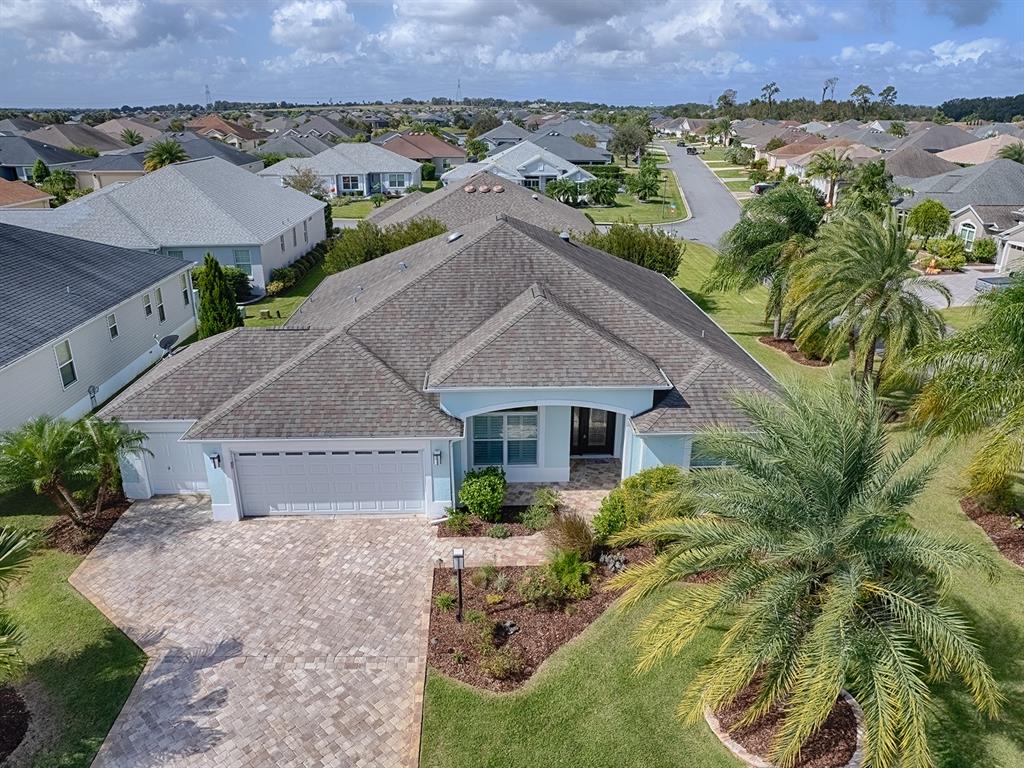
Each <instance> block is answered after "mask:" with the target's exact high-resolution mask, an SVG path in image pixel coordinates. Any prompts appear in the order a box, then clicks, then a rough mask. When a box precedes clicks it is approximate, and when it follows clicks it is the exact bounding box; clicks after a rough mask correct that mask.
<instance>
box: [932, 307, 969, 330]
mask: <svg viewBox="0 0 1024 768" xmlns="http://www.w3.org/2000/svg"><path fill="white" fill-rule="evenodd" d="M939 313H940V314H941V315H942V318H943V319H944V320H945V321H946V325H948V326H950V327H952V328H954V329H956V330H960V329H961V328H963V327H965V326H968V325H970V324H971V323H973V322H974V319H975V317H976V313H975V311H974V307H949V308H948V309H942V310H939Z"/></svg>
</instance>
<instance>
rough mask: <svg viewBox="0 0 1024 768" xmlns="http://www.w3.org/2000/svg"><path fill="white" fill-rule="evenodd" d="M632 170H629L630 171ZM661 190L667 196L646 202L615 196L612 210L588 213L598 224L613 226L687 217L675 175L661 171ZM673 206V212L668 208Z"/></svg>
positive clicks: (631, 197)
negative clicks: (627, 222)
mask: <svg viewBox="0 0 1024 768" xmlns="http://www.w3.org/2000/svg"><path fill="white" fill-rule="evenodd" d="M632 170H633V169H632V168H631V169H630V171H632ZM661 185H662V186H661V188H662V189H663V190H665V191H666V192H667V193H668V194H667V195H666V196H665V197H664V198H661V197H655V198H652V199H651V200H647V201H646V202H644V201H641V200H637V199H636V198H635V197H633V196H632V195H629V194H626V195H616V197H615V206H614V207H613V208H590V209H587V210H588V213H590V215H591V216H593V217H594V221H595V222H597V223H598V224H614V223H616V222H620V221H632V222H634V223H636V224H658V223H660V222H664V221H676V220H677V219H682V218H684V217H685V216H686V215H687V211H686V205H685V204H684V203H683V198H682V196H681V195H680V194H679V184H678V183H677V182H676V175H675V174H674V173H673V172H672V171H670V170H667V169H662V171H661ZM671 205H675V210H674V211H673V210H672V208H671V207H670V206H671Z"/></svg>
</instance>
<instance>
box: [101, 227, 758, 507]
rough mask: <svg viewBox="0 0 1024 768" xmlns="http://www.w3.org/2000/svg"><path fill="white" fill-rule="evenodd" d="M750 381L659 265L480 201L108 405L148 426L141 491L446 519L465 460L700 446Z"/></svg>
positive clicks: (191, 351) (736, 354)
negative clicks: (488, 211)
mask: <svg viewBox="0 0 1024 768" xmlns="http://www.w3.org/2000/svg"><path fill="white" fill-rule="evenodd" d="M751 391H754V392H766V393H770V392H773V391H775V383H774V381H773V379H772V378H771V376H770V375H769V374H768V373H767V372H766V371H765V370H764V369H763V368H762V367H761V366H760V365H759V364H758V363H757V362H755V361H754V360H753V358H751V357H750V355H749V354H748V353H747V352H745V351H744V350H743V349H742V348H741V347H740V346H739V345H738V344H737V343H736V342H735V341H734V340H733V339H732V338H731V337H730V336H729V335H728V334H727V333H725V331H723V330H722V329H721V328H720V327H719V326H718V325H716V324H715V322H714V321H713V320H712V319H711V318H710V317H708V316H707V315H706V314H705V313H704V312H703V311H702V310H701V309H700V308H699V307H698V306H697V305H696V304H695V303H694V302H693V301H692V300H691V299H689V298H688V297H687V296H686V295H685V294H684V293H682V292H681V291H680V290H679V289H678V288H677V287H676V286H675V285H674V284H673V283H672V282H671V281H670V280H669V279H668V278H666V277H665V276H663V275H661V274H658V273H656V272H652V271H650V270H647V269H645V268H643V267H640V266H637V265H635V264H633V263H631V262H628V261H625V260H623V259H619V258H617V257H615V256H612V255H611V254H608V253H605V252H603V251H599V250H595V249H593V248H590V247H588V246H586V245H583V244H581V243H578V242H576V241H574V240H571V239H569V238H562V237H560V236H559V235H558V234H555V233H552V232H549V231H547V230H546V229H543V228H540V227H536V226H533V225H531V224H527V223H526V222H523V221H520V220H518V219H514V218H511V217H508V216H503V215H499V216H493V215H492V216H485V217H483V218H481V219H478V220H476V221H473V222H469V223H467V224H466V225H465V226H460V227H459V228H458V230H456V231H450V232H448V233H446V234H444V235H440V236H438V237H434V238H431V239H429V240H425V241H423V242H421V243H417V244H415V245H412V246H410V247H408V248H405V249H402V250H400V251H396V252H394V253H391V254H387V255H385V256H382V257H380V258H378V259H375V260H373V261H371V262H368V263H366V264H362V265H360V266H357V267H354V268H352V269H348V270H345V271H343V272H340V273H337V274H334V275H331V276H330V277H328V278H327V279H326V280H325V281H324V282H322V283H321V284H320V286H319V287H318V288H317V289H316V290H315V291H314V292H313V294H312V295H311V296H310V297H309V298H308V299H307V300H306V302H305V303H304V304H302V305H301V306H300V307H299V309H298V310H297V311H296V313H295V314H294V315H293V316H292V317H291V318H290V319H289V321H288V322H287V323H286V324H285V326H284V327H282V328H279V329H261V328H238V329H235V330H233V331H229V332H227V333H223V334H219V335H217V336H214V337H212V338H208V339H204V340H202V341H199V342H197V343H195V344H192V345H190V346H189V347H188V348H187V349H185V350H184V351H182V352H181V353H180V354H177V355H174V356H172V357H170V358H168V359H166V360H164V361H163V362H161V363H160V364H159V365H158V366H157V367H156V368H155V369H154V370H152V371H150V372H149V373H147V374H146V376H144V377H143V378H142V379H140V380H139V381H137V382H135V383H134V384H132V385H131V386H129V387H128V388H127V389H126V390H125V391H124V392H122V393H121V394H120V395H118V396H117V397H116V398H115V399H114V400H113V401H112V402H111V403H110V404H109V405H108V406H107V407H106V408H104V409H103V411H102V412H101V415H102V416H103V417H107V418H113V417H116V418H119V419H122V420H123V421H124V422H125V423H127V424H129V425H131V426H134V427H138V428H140V429H143V430H144V431H147V433H148V434H149V441H150V447H151V449H152V450H153V454H154V455H152V456H149V455H142V456H139V457H136V458H133V459H131V460H130V464H129V465H127V466H125V467H124V471H123V473H122V474H123V477H124V479H125V491H126V492H127V493H128V494H129V495H130V496H132V497H133V498H142V497H148V496H150V495H153V494H156V493H174V492H177V491H178V490H180V489H196V488H197V487H200V489H202V490H205V491H206V492H208V493H209V494H210V496H211V501H212V508H213V516H214V518H215V519H218V520H238V519H240V518H242V517H248V516H266V515H291V514H304V515H310V514H313V515H338V514H361V515H388V514H419V515H426V516H428V517H439V516H441V515H443V514H444V513H445V510H446V509H447V508H448V507H451V506H453V505H454V504H455V503H456V500H457V499H458V491H459V486H460V484H461V481H462V478H463V476H464V475H465V473H466V472H467V471H468V470H471V469H477V468H482V467H490V466H495V467H500V468H501V469H502V470H503V471H504V472H505V473H506V476H507V477H508V479H509V480H510V481H511V482H515V483H536V484H547V483H556V482H567V481H571V480H572V478H573V476H574V473H576V472H581V471H585V470H586V464H587V462H589V461H600V462H602V463H603V464H604V465H606V466H611V467H613V468H614V471H616V472H618V473H619V474H620V476H621V477H628V476H630V475H632V474H634V473H636V472H639V471H640V470H642V469H645V468H648V467H653V466H658V465H662V464H674V465H678V466H681V467H689V466H691V465H696V463H697V462H696V461H695V460H694V459H693V456H692V453H691V447H692V444H693V438H694V435H696V434H697V433H699V432H700V431H701V430H702V429H704V428H706V427H708V426H712V425H729V426H737V427H743V426H745V425H746V424H747V422H746V421H745V419H744V416H743V414H742V413H741V412H740V411H739V410H738V409H737V408H736V406H735V404H734V401H733V396H734V395H735V393H737V392H751ZM166 467H174V468H175V469H174V470H173V471H172V472H171V473H170V476H168V472H167V471H166V470H165V468H166Z"/></svg>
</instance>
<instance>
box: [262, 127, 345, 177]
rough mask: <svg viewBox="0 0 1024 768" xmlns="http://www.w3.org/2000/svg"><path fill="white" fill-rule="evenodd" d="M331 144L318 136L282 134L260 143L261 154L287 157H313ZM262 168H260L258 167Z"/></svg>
mask: <svg viewBox="0 0 1024 768" xmlns="http://www.w3.org/2000/svg"><path fill="white" fill-rule="evenodd" d="M330 148H331V145H330V144H328V143H327V142H326V141H323V140H321V139H318V138H317V137H316V136H294V135H291V134H281V135H280V136H274V138H272V139H270V140H269V141H267V142H265V143H263V144H261V145H260V148H259V150H258V151H259V154H261V155H284V156H285V157H312V156H313V155H316V154H319V153H320V152H323V151H324V150H325V149H330ZM256 170H257V171H258V170H260V169H259V168H257V169H256Z"/></svg>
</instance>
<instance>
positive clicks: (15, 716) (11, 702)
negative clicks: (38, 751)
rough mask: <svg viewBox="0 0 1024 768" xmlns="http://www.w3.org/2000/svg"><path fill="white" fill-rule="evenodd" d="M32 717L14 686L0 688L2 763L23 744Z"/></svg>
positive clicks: (0, 746)
mask: <svg viewBox="0 0 1024 768" xmlns="http://www.w3.org/2000/svg"><path fill="white" fill-rule="evenodd" d="M31 717H32V716H31V715H30V714H29V713H28V708H26V707H25V702H24V701H22V699H21V696H19V695H18V692H17V691H16V690H14V688H13V686H10V685H2V686H0V762H3V761H4V760H6V759H7V756H8V755H9V754H11V752H13V751H14V750H15V749H16V748H17V747H18V745H19V744H21V740H22V739H23V738H24V737H25V732H26V731H27V730H28V721H29V720H30V719H31Z"/></svg>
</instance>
